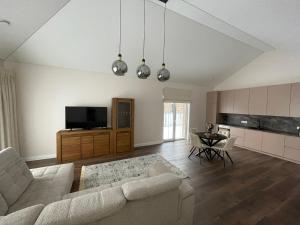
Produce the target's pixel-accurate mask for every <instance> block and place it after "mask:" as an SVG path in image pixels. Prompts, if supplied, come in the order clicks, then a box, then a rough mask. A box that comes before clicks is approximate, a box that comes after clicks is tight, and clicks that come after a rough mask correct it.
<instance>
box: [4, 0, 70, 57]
mask: <svg viewBox="0 0 300 225" xmlns="http://www.w3.org/2000/svg"><path fill="white" fill-rule="evenodd" d="M68 1H69V0H0V20H2V19H6V20H9V21H10V22H11V25H10V26H7V25H6V24H3V23H0V59H1V58H2V59H4V58H6V57H7V56H8V55H9V54H10V53H11V52H12V51H14V50H15V49H16V48H17V47H19V46H20V45H21V44H22V43H23V42H24V41H25V40H26V39H27V38H28V37H30V36H31V35H32V34H33V33H34V32H35V31H36V30H38V29H39V28H40V27H41V26H42V25H43V24H44V23H45V22H47V20H48V19H49V18H51V17H52V16H53V15H54V14H55V13H56V12H57V11H58V10H59V9H61V8H62V7H63V6H64V5H65V4H66V3H67V2H68Z"/></svg>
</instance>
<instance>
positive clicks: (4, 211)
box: [0, 149, 195, 225]
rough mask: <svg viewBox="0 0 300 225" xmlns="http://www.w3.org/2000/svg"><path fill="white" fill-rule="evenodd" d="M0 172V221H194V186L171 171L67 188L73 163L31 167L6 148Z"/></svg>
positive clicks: (92, 224) (21, 224) (143, 224)
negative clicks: (71, 190) (87, 187)
mask: <svg viewBox="0 0 300 225" xmlns="http://www.w3.org/2000/svg"><path fill="white" fill-rule="evenodd" d="M3 159H4V160H3ZM0 178H1V183H0V225H192V224H193V212H194V198H195V197H194V192H193V188H192V187H191V186H190V185H189V184H188V183H187V182H186V181H184V180H182V179H180V178H179V177H177V176H175V175H173V174H171V173H165V172H163V173H161V172H156V173H152V175H150V176H149V177H144V178H138V179H130V180H127V181H123V182H118V183H115V184H108V185H104V186H100V187H96V188H93V189H87V190H84V191H79V192H75V193H69V191H70V188H71V184H72V181H73V164H65V165H58V166H51V167H45V168H38V169H34V170H31V171H30V170H29V169H28V168H27V166H26V164H25V162H24V161H23V160H22V159H20V158H19V157H18V155H17V154H16V152H15V151H14V150H13V149H6V150H3V151H1V152H0ZM16 178H18V179H16ZM9 187H12V189H11V190H9V191H8V190H7V188H9Z"/></svg>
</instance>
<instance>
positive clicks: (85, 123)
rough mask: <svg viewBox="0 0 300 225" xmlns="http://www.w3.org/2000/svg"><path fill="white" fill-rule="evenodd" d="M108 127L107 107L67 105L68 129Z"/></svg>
mask: <svg viewBox="0 0 300 225" xmlns="http://www.w3.org/2000/svg"><path fill="white" fill-rule="evenodd" d="M95 127H107V108H106V107H70V106H66V129H72V128H84V129H91V128H95Z"/></svg>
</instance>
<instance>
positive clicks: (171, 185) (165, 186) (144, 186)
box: [122, 173, 181, 200]
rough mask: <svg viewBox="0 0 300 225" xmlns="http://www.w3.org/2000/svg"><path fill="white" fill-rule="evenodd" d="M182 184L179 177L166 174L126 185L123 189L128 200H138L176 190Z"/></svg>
mask: <svg viewBox="0 0 300 225" xmlns="http://www.w3.org/2000/svg"><path fill="white" fill-rule="evenodd" d="M180 184H181V179H180V178H179V177H178V176H176V175H174V174H171V173H164V174H161V175H158V176H155V177H149V178H145V179H140V180H136V181H131V182H129V183H125V184H123V185H122V188H123V193H124V195H125V197H126V199H128V200H138V199H143V198H148V197H151V196H154V195H158V194H161V193H164V192H167V191H170V190H173V189H176V188H178V187H179V185H180Z"/></svg>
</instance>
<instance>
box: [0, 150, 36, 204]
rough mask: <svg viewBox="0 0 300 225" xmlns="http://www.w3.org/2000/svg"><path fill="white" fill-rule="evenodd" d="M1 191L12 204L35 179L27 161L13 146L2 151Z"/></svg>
mask: <svg viewBox="0 0 300 225" xmlns="http://www.w3.org/2000/svg"><path fill="white" fill-rule="evenodd" d="M0 180H1V182H0V193H1V194H2V196H3V198H4V199H5V201H6V202H7V205H8V206H11V205H12V204H13V203H14V202H15V201H17V200H18V198H19V197H20V196H21V195H22V193H23V192H24V191H25V189H26V188H27V187H28V185H29V184H30V183H31V181H32V180H33V176H32V174H31V172H30V170H29V168H28V167H27V165H26V163H25V161H24V160H23V159H22V158H21V157H20V156H19V155H18V154H17V152H16V151H15V150H14V149H13V148H7V149H4V150H2V151H0Z"/></svg>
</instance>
